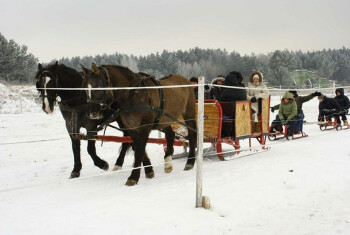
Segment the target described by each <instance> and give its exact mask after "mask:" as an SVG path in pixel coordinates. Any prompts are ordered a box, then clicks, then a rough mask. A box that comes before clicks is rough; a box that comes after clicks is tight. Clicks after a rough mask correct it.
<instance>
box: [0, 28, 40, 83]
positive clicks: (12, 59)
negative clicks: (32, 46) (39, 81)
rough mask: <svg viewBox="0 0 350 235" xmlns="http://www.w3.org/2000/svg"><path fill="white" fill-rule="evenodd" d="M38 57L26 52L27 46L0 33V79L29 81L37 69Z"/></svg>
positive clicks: (17, 81)
mask: <svg viewBox="0 0 350 235" xmlns="http://www.w3.org/2000/svg"><path fill="white" fill-rule="evenodd" d="M37 64H38V59H37V58H35V57H34V55H32V54H30V53H28V47H27V46H25V45H23V46H21V45H19V44H18V43H16V42H15V41H14V40H13V39H11V40H7V39H6V38H5V37H4V36H3V35H2V34H1V33H0V80H2V81H6V82H11V83H30V82H32V80H33V78H34V74H35V72H36V69H37Z"/></svg>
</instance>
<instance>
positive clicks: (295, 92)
mask: <svg viewBox="0 0 350 235" xmlns="http://www.w3.org/2000/svg"><path fill="white" fill-rule="evenodd" d="M289 93H292V94H293V95H294V96H295V97H297V96H298V93H297V91H289Z"/></svg>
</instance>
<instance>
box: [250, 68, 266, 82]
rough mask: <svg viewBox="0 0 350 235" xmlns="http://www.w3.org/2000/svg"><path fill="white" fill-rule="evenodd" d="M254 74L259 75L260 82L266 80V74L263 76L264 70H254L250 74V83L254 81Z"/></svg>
mask: <svg viewBox="0 0 350 235" xmlns="http://www.w3.org/2000/svg"><path fill="white" fill-rule="evenodd" d="M254 75H258V76H259V82H260V83H262V82H263V81H264V76H263V74H262V72H259V71H254V72H252V73H251V74H250V76H249V82H250V83H254V79H253V77H254Z"/></svg>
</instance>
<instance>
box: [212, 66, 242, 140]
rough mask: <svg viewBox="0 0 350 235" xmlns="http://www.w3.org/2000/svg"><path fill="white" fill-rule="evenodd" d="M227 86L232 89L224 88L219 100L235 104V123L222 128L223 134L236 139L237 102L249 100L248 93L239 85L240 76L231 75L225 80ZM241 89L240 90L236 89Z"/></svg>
mask: <svg viewBox="0 0 350 235" xmlns="http://www.w3.org/2000/svg"><path fill="white" fill-rule="evenodd" d="M225 86H232V88H226V87H225V88H224V89H223V91H222V93H221V95H220V96H219V98H218V100H219V102H232V103H233V104H232V105H233V117H230V118H233V121H232V124H231V125H229V126H224V125H223V127H222V133H223V137H224V136H233V137H235V135H236V133H235V121H234V120H235V109H236V102H235V101H241V100H247V93H246V91H245V89H241V88H242V87H241V86H240V84H239V83H238V76H237V74H235V73H232V72H231V73H229V74H228V75H227V76H226V78H225ZM235 87H239V88H235Z"/></svg>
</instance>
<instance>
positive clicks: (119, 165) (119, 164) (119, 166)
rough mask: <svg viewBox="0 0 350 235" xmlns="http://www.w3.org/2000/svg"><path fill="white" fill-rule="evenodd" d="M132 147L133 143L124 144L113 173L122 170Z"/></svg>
mask: <svg viewBox="0 0 350 235" xmlns="http://www.w3.org/2000/svg"><path fill="white" fill-rule="evenodd" d="M131 146H132V144H131V143H122V146H121V149H120V153H119V156H118V158H117V161H116V162H115V164H114V167H113V171H117V170H120V169H122V166H123V164H124V159H125V155H126V153H127V152H128V151H129V149H130V147H131Z"/></svg>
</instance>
